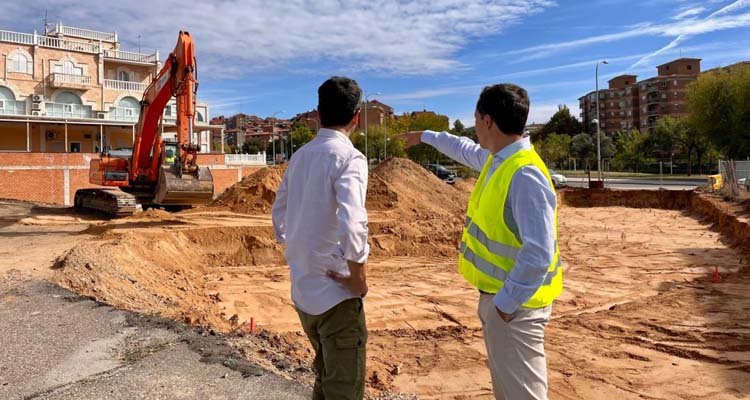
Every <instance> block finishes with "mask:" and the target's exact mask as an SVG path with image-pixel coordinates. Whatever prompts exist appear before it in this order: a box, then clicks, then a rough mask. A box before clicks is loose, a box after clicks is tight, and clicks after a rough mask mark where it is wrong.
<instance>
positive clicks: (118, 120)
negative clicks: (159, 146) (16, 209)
mask: <svg viewBox="0 0 750 400" xmlns="http://www.w3.org/2000/svg"><path fill="white" fill-rule="evenodd" d="M176 37H177V35H176V33H175V38H176ZM160 68H161V63H160V62H159V52H158V51H156V52H154V53H152V54H142V53H135V52H129V51H124V50H122V49H121V48H120V42H119V38H118V35H117V33H113V32H98V31H92V30H88V29H81V28H75V27H70V26H65V25H62V24H56V25H54V26H50V27H46V28H45V32H44V33H43V34H38V33H36V32H34V33H22V32H11V31H4V30H0V153H2V155H0V198H15V199H24V200H34V201H40V202H49V203H62V204H70V198H71V196H72V193H74V192H75V190H77V189H79V188H81V187H86V186H89V185H88V171H87V170H88V162H89V161H90V160H91V159H93V158H97V157H98V153H99V152H100V151H101V150H102V149H105V148H112V149H116V148H131V147H132V145H133V140H134V136H135V125H136V123H137V121H138V118H139V114H140V100H141V98H142V97H143V93H144V91H145V90H146V88H147V87H148V85H149V83H150V82H151V80H152V79H153V77H154V76H155V74H156V73H158V71H159V69H160ZM176 112H177V109H176V105H175V103H174V101H172V102H171V103H170V105H169V106H168V107H167V108H166V109H165V111H164V115H163V119H162V123H161V124H160V131H161V133H162V135H163V136H164V137H165V138H167V139H169V138H174V137H175V136H176V134H175V129H176V128H175V121H176ZM209 119H210V115H209V107H208V105H207V104H205V103H198V104H197V115H196V123H195V132H194V134H193V137H192V138H191V140H192V142H193V143H197V144H199V145H200V146H201V153H206V154H202V155H201V156H200V157H201V158H204V159H205V160H206V162H208V163H209V164H215V166H216V168H217V169H222V168H225V167H226V164H225V162H224V161H225V159H224V158H223V157H220V156H221V155H220V154H219V155H216V156H211V154H210V153H212V152H214V151H215V149H214V147H219V148H218V149H216V151H218V152H221V151H222V150H223V146H216V145H217V144H219V143H220V142H221V141H222V140H223V135H222V129H223V125H211V124H209ZM217 174H218V175H222V172H218V171H217ZM217 174H215V175H217ZM231 174H234V175H233V176H234V178H232V179H235V180H234V181H235V182H236V176H237V172H236V171H232V172H231V173H230V176H231ZM229 180H231V179H229ZM229 180H228V181H229ZM222 181H223V179H222V178H219V179H218V180H217V182H222ZM232 183H233V182H232ZM221 190H223V188H221Z"/></svg>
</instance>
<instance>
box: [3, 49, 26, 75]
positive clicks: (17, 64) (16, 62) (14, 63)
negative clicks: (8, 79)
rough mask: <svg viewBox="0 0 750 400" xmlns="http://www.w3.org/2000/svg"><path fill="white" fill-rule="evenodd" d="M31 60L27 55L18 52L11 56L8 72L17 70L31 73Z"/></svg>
mask: <svg viewBox="0 0 750 400" xmlns="http://www.w3.org/2000/svg"><path fill="white" fill-rule="evenodd" d="M29 69H30V68H29V60H28V59H27V58H26V56H25V55H23V54H20V53H16V54H13V55H12V56H10V65H8V72H17V73H20V74H30V73H31V71H30V70H29Z"/></svg>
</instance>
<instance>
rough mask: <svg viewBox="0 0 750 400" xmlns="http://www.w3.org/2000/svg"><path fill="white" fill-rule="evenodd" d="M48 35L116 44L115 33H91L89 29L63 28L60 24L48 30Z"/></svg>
mask: <svg viewBox="0 0 750 400" xmlns="http://www.w3.org/2000/svg"><path fill="white" fill-rule="evenodd" d="M49 34H50V35H68V36H76V37H79V38H84V39H93V40H102V41H105V42H116V41H117V33H110V32H99V31H92V30H91V29H83V28H74V27H72V26H65V25H62V24H56V25H55V26H53V27H52V29H50V30H49Z"/></svg>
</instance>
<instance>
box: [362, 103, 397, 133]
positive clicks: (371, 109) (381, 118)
mask: <svg viewBox="0 0 750 400" xmlns="http://www.w3.org/2000/svg"><path fill="white" fill-rule="evenodd" d="M393 118H394V114H393V107H391V106H389V105H387V104H385V103H382V102H380V101H378V100H370V101H368V102H367V103H366V104H363V105H362V108H361V109H360V115H359V125H357V128H358V129H360V130H365V123H367V126H368V127H370V126H380V125H385V124H387V123H388V121H390V120H392V119H393Z"/></svg>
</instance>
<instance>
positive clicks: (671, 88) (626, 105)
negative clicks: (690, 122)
mask: <svg viewBox="0 0 750 400" xmlns="http://www.w3.org/2000/svg"><path fill="white" fill-rule="evenodd" d="M700 69H701V60H700V59H697V58H680V59H677V60H674V61H671V62H668V63H666V64H663V65H660V66H658V67H657V71H658V74H657V76H655V77H652V78H648V79H645V80H642V81H637V77H636V76H635V75H620V76H617V77H615V78H613V79H611V80H610V81H609V87H608V88H607V89H600V90H599V113H600V118H601V130H602V132H604V133H606V134H607V135H615V134H617V132H621V131H625V130H631V129H639V130H642V131H649V132H650V131H652V130H653V128H654V127H655V126H656V121H657V120H658V119H659V118H662V117H664V116H672V117H684V116H686V115H687V86H688V84H690V82H692V81H694V80H696V79H697V78H698V75H700ZM578 101H579V106H580V108H581V122H582V123H583V124H584V126H585V127H586V130H587V131H588V132H589V133H595V132H596V124H594V120H595V119H596V92H590V93H588V94H586V95H585V96H583V97H581V98H579V99H578Z"/></svg>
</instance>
